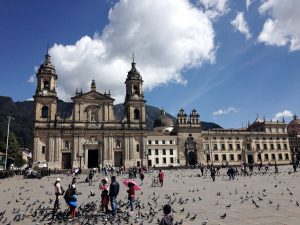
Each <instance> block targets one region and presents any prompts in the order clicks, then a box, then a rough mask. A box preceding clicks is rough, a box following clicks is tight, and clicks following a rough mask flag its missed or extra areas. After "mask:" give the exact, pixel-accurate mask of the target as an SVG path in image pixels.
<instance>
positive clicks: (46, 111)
mask: <svg viewBox="0 0 300 225" xmlns="http://www.w3.org/2000/svg"><path fill="white" fill-rule="evenodd" d="M48 114H49V108H48V106H43V108H42V118H48Z"/></svg>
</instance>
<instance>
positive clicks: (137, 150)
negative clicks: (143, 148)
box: [136, 144, 140, 152]
mask: <svg viewBox="0 0 300 225" xmlns="http://www.w3.org/2000/svg"><path fill="white" fill-rule="evenodd" d="M136 152H140V145H139V144H136Z"/></svg>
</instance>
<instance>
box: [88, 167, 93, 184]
mask: <svg viewBox="0 0 300 225" xmlns="http://www.w3.org/2000/svg"><path fill="white" fill-rule="evenodd" d="M93 177H94V170H93V169H91V170H90V172H89V186H92V185H93Z"/></svg>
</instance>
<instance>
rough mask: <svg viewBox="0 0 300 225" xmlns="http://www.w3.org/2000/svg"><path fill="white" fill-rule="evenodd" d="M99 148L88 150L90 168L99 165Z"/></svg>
mask: <svg viewBox="0 0 300 225" xmlns="http://www.w3.org/2000/svg"><path fill="white" fill-rule="evenodd" d="M98 164H99V163H98V149H89V150H88V168H97V167H98V166H99V165H98Z"/></svg>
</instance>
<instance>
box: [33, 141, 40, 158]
mask: <svg viewBox="0 0 300 225" xmlns="http://www.w3.org/2000/svg"><path fill="white" fill-rule="evenodd" d="M38 150H39V138H38V137H35V138H34V144H33V154H32V161H33V162H36V161H38Z"/></svg>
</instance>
